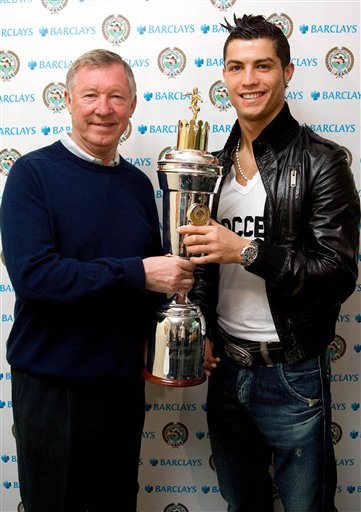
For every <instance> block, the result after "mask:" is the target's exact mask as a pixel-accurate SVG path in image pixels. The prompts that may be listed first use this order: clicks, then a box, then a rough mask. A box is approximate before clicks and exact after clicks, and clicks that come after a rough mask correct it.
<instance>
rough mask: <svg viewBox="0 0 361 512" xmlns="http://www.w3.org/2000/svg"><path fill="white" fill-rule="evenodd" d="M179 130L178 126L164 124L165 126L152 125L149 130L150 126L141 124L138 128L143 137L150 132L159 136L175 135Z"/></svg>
mask: <svg viewBox="0 0 361 512" xmlns="http://www.w3.org/2000/svg"><path fill="white" fill-rule="evenodd" d="M177 130H178V127H177V125H175V124H174V125H166V124H163V125H160V124H158V125H155V124H151V125H150V126H149V128H148V126H146V125H144V124H141V125H139V126H138V132H139V133H140V134H141V135H144V134H145V133H146V132H148V131H149V133H151V134H154V133H156V134H159V133H170V134H174V133H177Z"/></svg>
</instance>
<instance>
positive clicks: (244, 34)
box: [221, 14, 291, 69]
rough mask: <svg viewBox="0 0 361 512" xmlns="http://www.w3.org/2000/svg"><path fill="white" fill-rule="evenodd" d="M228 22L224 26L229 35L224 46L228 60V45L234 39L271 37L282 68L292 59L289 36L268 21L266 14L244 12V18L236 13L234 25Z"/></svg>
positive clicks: (224, 53) (224, 52) (224, 54)
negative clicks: (255, 14) (238, 16)
mask: <svg viewBox="0 0 361 512" xmlns="http://www.w3.org/2000/svg"><path fill="white" fill-rule="evenodd" d="M225 22H226V24H225V25H224V24H222V23H221V25H222V27H224V28H226V29H227V30H228V32H229V35H228V37H227V39H226V42H225V43H224V47H223V60H224V63H225V62H226V55H227V49H228V45H229V43H230V42H231V41H233V40H234V39H262V38H266V39H270V40H271V41H273V42H274V46H275V51H276V55H277V57H279V59H280V61H281V64H282V68H283V69H284V68H285V67H286V66H287V65H288V64H289V63H290V61H291V53H290V45H289V43H288V39H287V37H286V36H285V35H284V33H283V32H282V30H281V29H280V28H279V27H278V26H277V25H275V24H274V23H271V22H270V21H267V20H266V19H265V18H264V16H261V15H257V16H254V15H252V14H244V15H243V16H242V18H237V16H236V15H234V25H231V24H230V23H229V22H228V21H227V20H226V19H225Z"/></svg>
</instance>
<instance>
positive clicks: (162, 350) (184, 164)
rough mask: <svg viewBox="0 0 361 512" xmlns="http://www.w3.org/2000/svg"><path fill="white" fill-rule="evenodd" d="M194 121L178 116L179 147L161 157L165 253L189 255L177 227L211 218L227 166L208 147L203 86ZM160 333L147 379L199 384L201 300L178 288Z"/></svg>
mask: <svg viewBox="0 0 361 512" xmlns="http://www.w3.org/2000/svg"><path fill="white" fill-rule="evenodd" d="M185 96H190V97H191V104H190V107H189V108H190V109H191V110H192V113H193V118H192V119H191V120H190V121H187V120H182V121H178V137H177V147H176V148H175V149H172V150H170V151H169V152H166V153H165V154H164V156H163V158H162V159H161V160H159V161H158V170H157V174H158V181H159V185H160V188H161V189H162V190H163V247H164V252H165V254H170V255H172V256H170V257H173V256H178V257H181V258H188V257H189V255H188V254H187V249H186V247H185V245H184V244H183V237H182V236H181V235H179V234H178V233H177V228H178V227H179V226H181V225H184V224H189V223H191V224H195V225H205V224H207V223H208V221H209V219H210V209H211V204H212V200H213V194H214V193H216V192H217V189H218V186H219V182H220V178H221V174H222V167H221V166H219V165H218V160H217V158H215V157H214V156H213V155H211V154H210V153H208V152H207V145H208V131H209V124H208V123H207V122H203V121H198V122H197V115H198V112H199V110H200V108H199V107H198V101H202V99H201V98H200V96H199V95H198V88H197V87H194V88H193V91H192V92H191V93H186V94H185ZM157 316H158V318H157V325H156V328H155V332H154V334H153V335H152V336H151V338H150V339H149V340H148V343H147V346H146V351H145V368H144V370H143V376H144V378H145V380H147V381H149V382H152V383H155V384H162V385H165V386H178V387H185V386H195V385H197V384H201V383H202V382H204V380H205V379H206V376H205V373H204V368H203V359H204V340H205V321H204V317H203V314H202V312H201V310H200V308H199V306H198V305H197V304H195V303H193V302H191V301H190V299H189V298H188V296H187V294H186V293H182V292H179V293H176V294H175V295H173V296H172V297H171V298H170V299H168V301H167V302H166V304H164V305H163V307H162V308H161V310H160V311H158V313H157Z"/></svg>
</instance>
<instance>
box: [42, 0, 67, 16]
mask: <svg viewBox="0 0 361 512" xmlns="http://www.w3.org/2000/svg"><path fill="white" fill-rule="evenodd" d="M41 3H42V4H43V6H44V7H45V9H46V10H48V11H50V12H51V14H58V13H59V12H60V11H61V10H62V9H64V7H65V6H66V4H67V3H68V0H41Z"/></svg>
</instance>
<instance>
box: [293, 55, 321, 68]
mask: <svg viewBox="0 0 361 512" xmlns="http://www.w3.org/2000/svg"><path fill="white" fill-rule="evenodd" d="M291 62H292V63H293V64H294V66H296V67H299V68H301V67H303V68H310V67H315V66H318V59H317V57H311V58H309V57H304V58H300V57H295V58H293V59H291Z"/></svg>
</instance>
